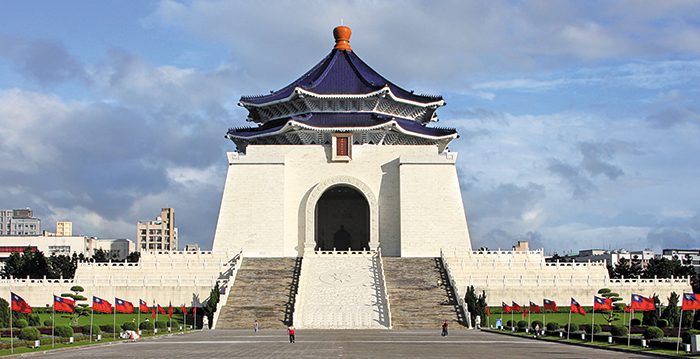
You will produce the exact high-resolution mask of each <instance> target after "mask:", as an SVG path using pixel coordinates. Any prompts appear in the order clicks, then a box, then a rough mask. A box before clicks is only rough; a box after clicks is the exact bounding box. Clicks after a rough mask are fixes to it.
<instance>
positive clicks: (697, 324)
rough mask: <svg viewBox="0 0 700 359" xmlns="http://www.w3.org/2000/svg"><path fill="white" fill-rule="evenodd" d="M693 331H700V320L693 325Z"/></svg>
mask: <svg viewBox="0 0 700 359" xmlns="http://www.w3.org/2000/svg"><path fill="white" fill-rule="evenodd" d="M693 329H696V330H700V320H698V321H696V322H695V323H693Z"/></svg>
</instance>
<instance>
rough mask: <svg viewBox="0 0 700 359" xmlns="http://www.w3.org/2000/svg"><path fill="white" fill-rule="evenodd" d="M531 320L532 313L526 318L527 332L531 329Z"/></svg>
mask: <svg viewBox="0 0 700 359" xmlns="http://www.w3.org/2000/svg"><path fill="white" fill-rule="evenodd" d="M530 303H532V302H530ZM531 320H532V311H530V315H528V316H527V329H528V330H530V328H531V327H532V326H531V324H530V321H531Z"/></svg>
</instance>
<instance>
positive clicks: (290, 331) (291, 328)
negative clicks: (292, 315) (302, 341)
mask: <svg viewBox="0 0 700 359" xmlns="http://www.w3.org/2000/svg"><path fill="white" fill-rule="evenodd" d="M295 330H296V328H294V325H293V324H291V325H289V328H287V334H289V342H290V343H294V342H295V341H296V340H295V339H294V331H295Z"/></svg>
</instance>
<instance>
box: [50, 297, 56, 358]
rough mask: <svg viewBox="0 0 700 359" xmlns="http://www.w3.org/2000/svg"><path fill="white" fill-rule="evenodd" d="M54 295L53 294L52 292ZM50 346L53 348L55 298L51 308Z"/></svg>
mask: <svg viewBox="0 0 700 359" xmlns="http://www.w3.org/2000/svg"><path fill="white" fill-rule="evenodd" d="M54 296H55V294H54ZM51 312H52V313H51V347H52V348H53V347H54V345H55V342H56V340H55V339H54V331H55V330H56V298H55V297H54V298H53V307H52V309H51Z"/></svg>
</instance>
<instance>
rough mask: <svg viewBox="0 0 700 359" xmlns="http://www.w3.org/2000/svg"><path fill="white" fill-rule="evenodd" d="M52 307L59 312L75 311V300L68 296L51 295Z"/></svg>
mask: <svg viewBox="0 0 700 359" xmlns="http://www.w3.org/2000/svg"><path fill="white" fill-rule="evenodd" d="M53 309H54V310H58V311H61V312H69V313H75V301H74V300H73V299H69V298H63V297H59V296H55V295H54V296H53Z"/></svg>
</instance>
